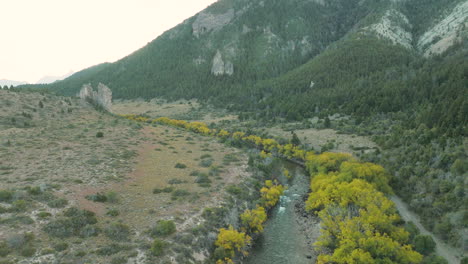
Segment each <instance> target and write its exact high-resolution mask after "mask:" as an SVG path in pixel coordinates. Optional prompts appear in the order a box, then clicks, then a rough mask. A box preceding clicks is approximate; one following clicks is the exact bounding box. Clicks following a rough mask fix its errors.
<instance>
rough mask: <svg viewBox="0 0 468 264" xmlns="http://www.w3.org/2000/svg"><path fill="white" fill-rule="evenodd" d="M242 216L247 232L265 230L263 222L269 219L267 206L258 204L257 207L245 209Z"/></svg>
mask: <svg viewBox="0 0 468 264" xmlns="http://www.w3.org/2000/svg"><path fill="white" fill-rule="evenodd" d="M240 218H241V221H242V225H243V227H244V229H245V231H246V232H247V233H261V232H263V223H265V221H266V220H267V214H266V211H265V208H263V207H261V206H258V207H257V208H256V209H252V210H246V211H244V213H243V214H241V216H240Z"/></svg>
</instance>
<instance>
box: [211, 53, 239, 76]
mask: <svg viewBox="0 0 468 264" xmlns="http://www.w3.org/2000/svg"><path fill="white" fill-rule="evenodd" d="M211 73H212V74H214V75H215V76H218V75H224V74H227V75H233V74H234V65H233V64H232V62H230V61H226V62H224V61H223V55H221V52H220V51H219V50H218V51H217V52H216V55H215V56H214V58H213V66H212V67H211Z"/></svg>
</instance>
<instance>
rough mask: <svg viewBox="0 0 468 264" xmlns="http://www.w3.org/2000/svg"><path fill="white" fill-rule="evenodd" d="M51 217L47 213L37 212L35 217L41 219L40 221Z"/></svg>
mask: <svg viewBox="0 0 468 264" xmlns="http://www.w3.org/2000/svg"><path fill="white" fill-rule="evenodd" d="M51 216H52V214H51V213H49V212H39V213H38V214H37V217H39V218H42V219H44V218H48V217H51Z"/></svg>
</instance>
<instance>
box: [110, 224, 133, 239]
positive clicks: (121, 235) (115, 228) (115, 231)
mask: <svg viewBox="0 0 468 264" xmlns="http://www.w3.org/2000/svg"><path fill="white" fill-rule="evenodd" d="M104 234H105V235H106V236H107V237H109V238H110V239H114V240H118V241H125V240H128V237H129V236H130V227H129V226H127V225H126V224H122V223H112V224H111V225H110V226H108V227H107V228H106V229H104Z"/></svg>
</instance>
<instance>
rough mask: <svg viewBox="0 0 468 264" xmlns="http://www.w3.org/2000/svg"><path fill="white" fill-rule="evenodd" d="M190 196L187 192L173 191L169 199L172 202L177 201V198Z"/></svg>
mask: <svg viewBox="0 0 468 264" xmlns="http://www.w3.org/2000/svg"><path fill="white" fill-rule="evenodd" d="M188 195H190V193H189V192H188V191H187V190H180V189H179V190H175V191H173V192H172V195H171V199H172V200H177V199H179V198H183V197H185V196H188Z"/></svg>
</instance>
